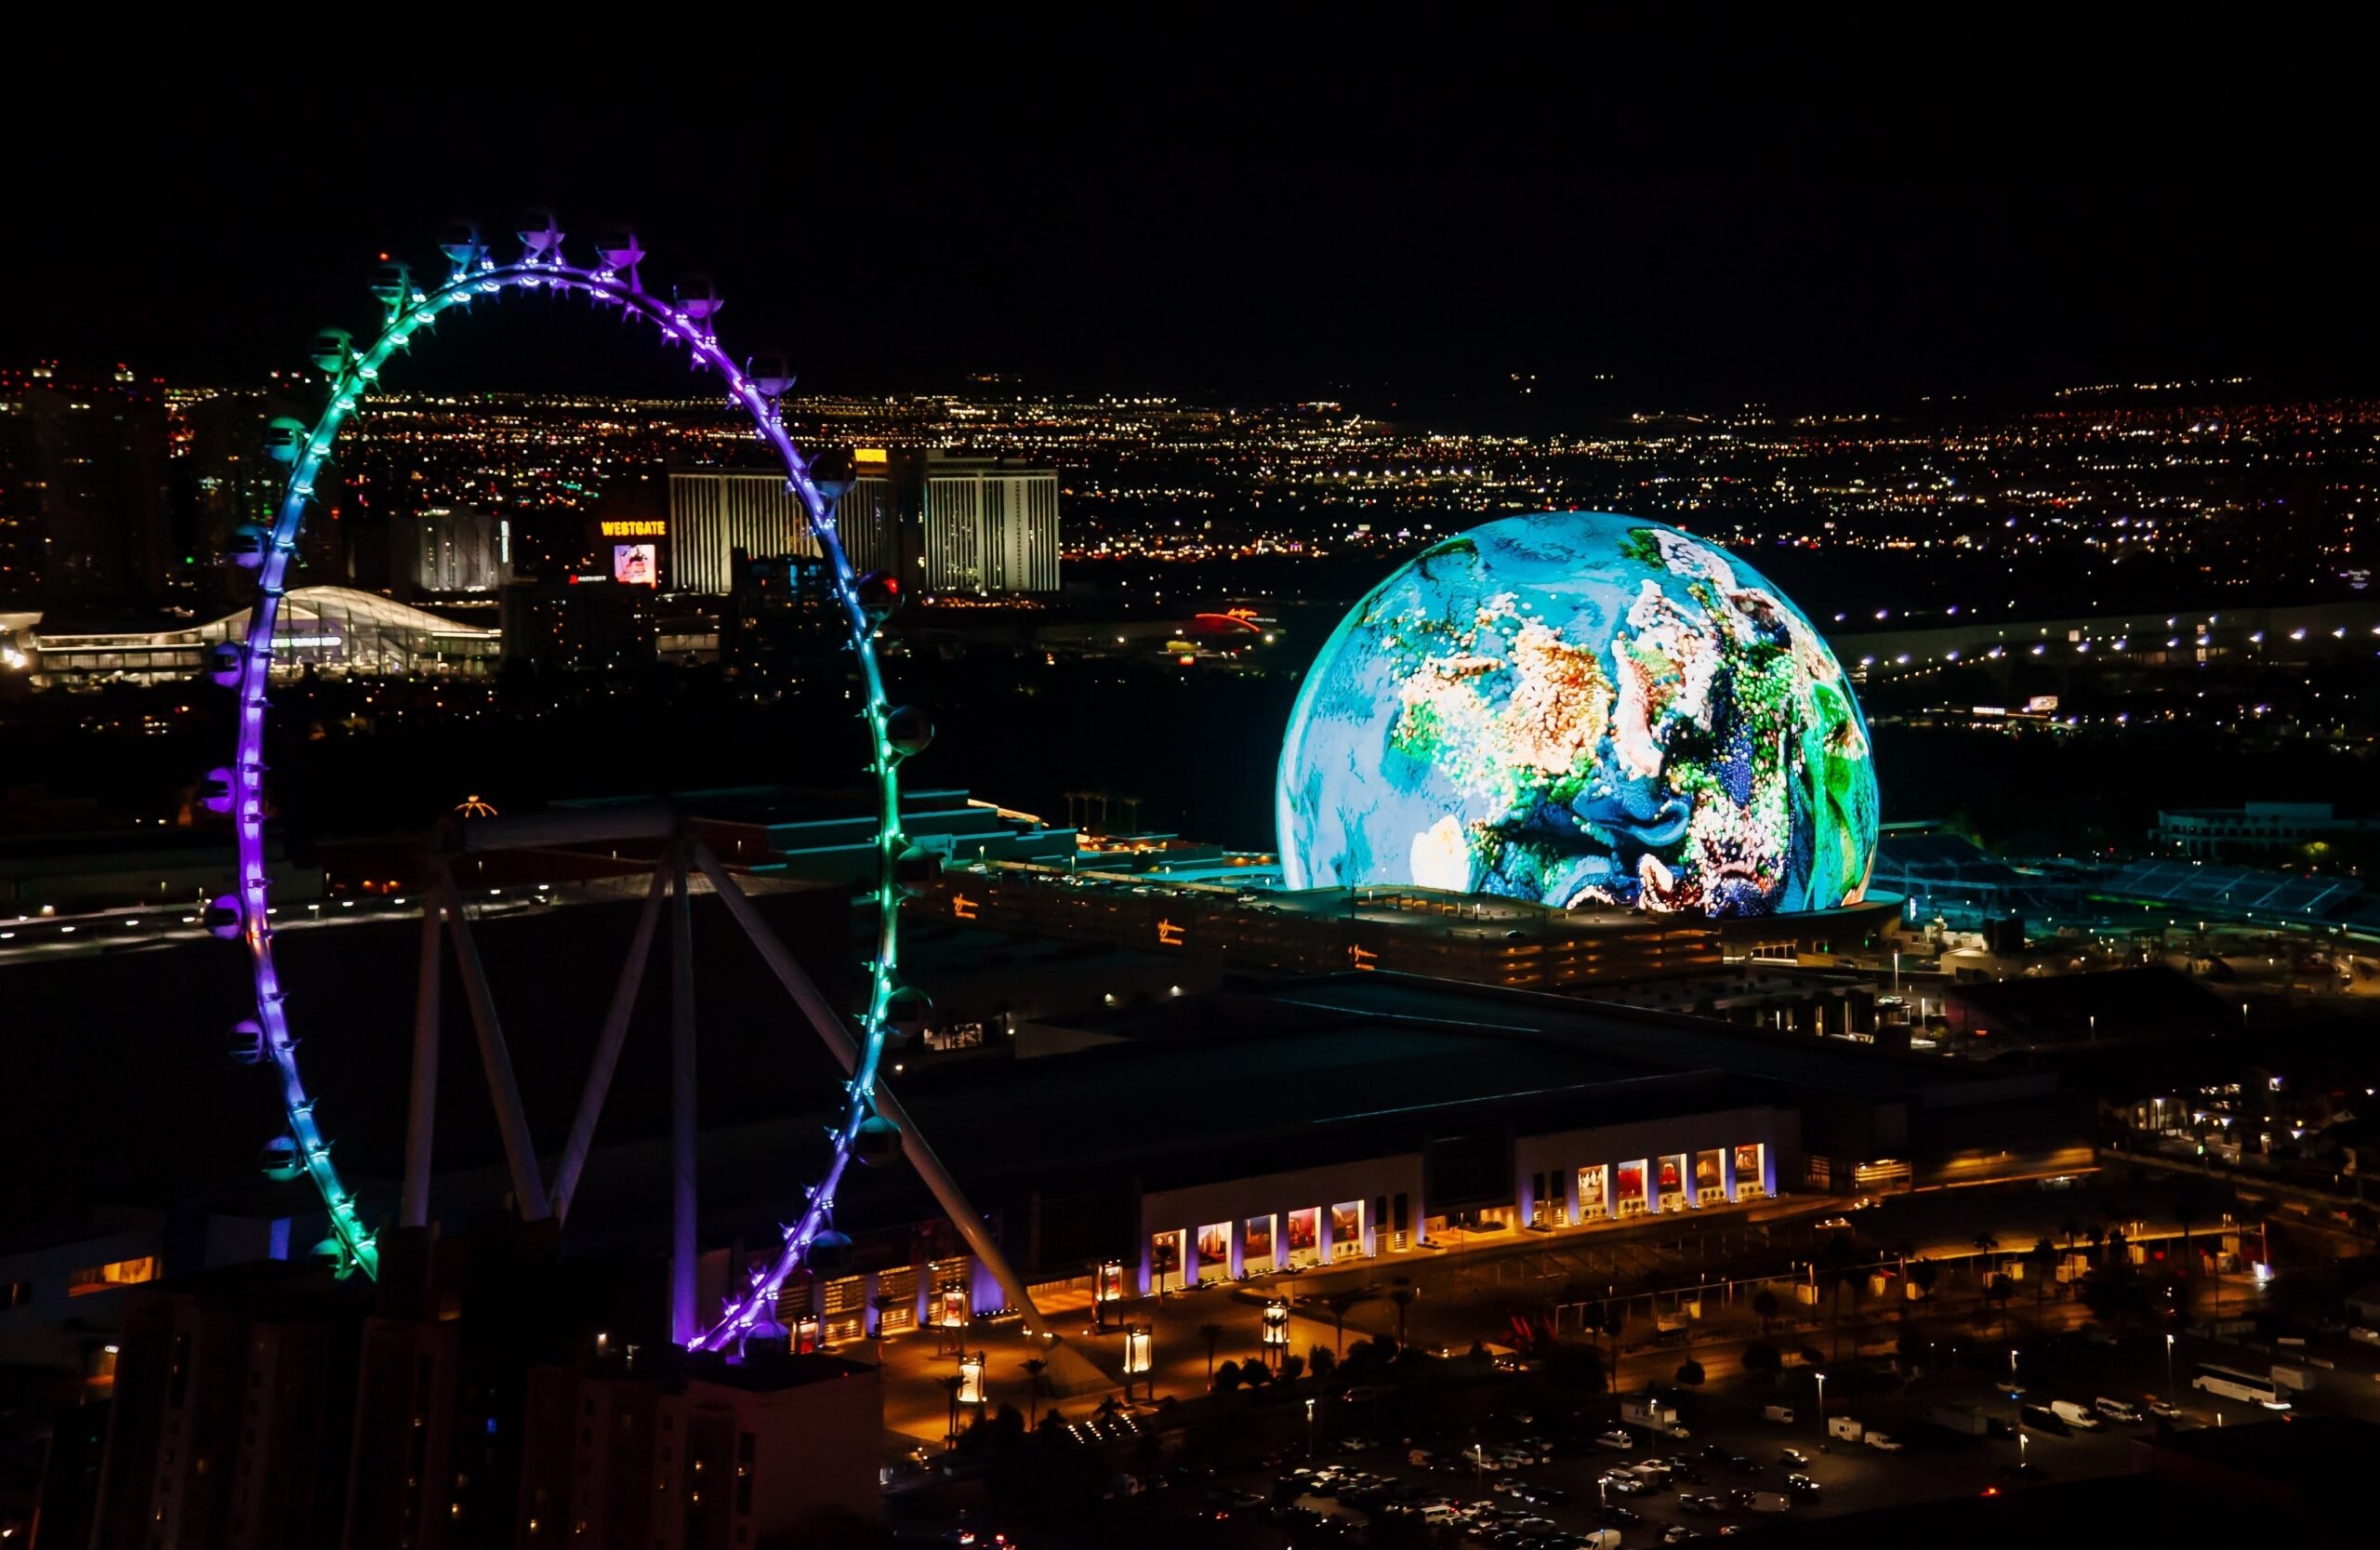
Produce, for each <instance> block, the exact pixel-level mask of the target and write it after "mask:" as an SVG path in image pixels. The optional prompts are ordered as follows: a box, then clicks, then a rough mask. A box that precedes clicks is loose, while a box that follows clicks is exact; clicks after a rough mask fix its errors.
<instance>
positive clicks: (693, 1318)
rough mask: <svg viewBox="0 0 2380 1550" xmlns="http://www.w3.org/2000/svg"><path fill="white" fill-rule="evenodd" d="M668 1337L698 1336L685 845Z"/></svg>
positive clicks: (674, 875)
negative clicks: (695, 1284) (695, 1299)
mask: <svg viewBox="0 0 2380 1550" xmlns="http://www.w3.org/2000/svg"><path fill="white" fill-rule="evenodd" d="M668 872H669V888H670V892H671V893H672V894H675V895H676V896H675V897H674V898H672V899H671V900H670V904H669V1208H670V1209H669V1232H670V1237H669V1338H670V1339H671V1340H673V1341H675V1342H676V1343H677V1345H679V1346H680V1347H681V1348H683V1347H684V1346H686V1345H690V1344H691V1343H692V1342H693V1341H694V1337H695V1336H696V1335H698V1334H700V1333H701V1332H702V1325H701V1321H700V1315H699V1314H698V1313H697V1312H696V1310H695V1307H694V1283H695V1273H696V1267H697V1265H699V1263H700V1259H701V1253H702V1248H701V1242H700V1239H698V1237H697V1236H696V1233H695V1230H694V909H693V901H692V900H691V898H689V896H688V893H689V891H688V889H687V887H686V842H685V841H683V840H675V841H671V842H670V846H669V862H668Z"/></svg>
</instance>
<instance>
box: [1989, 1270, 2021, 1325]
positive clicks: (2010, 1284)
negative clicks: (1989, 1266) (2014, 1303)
mask: <svg viewBox="0 0 2380 1550" xmlns="http://www.w3.org/2000/svg"><path fill="white" fill-rule="evenodd" d="M2015 1291H2016V1282H2015V1281H2012V1280H2010V1279H2009V1278H2007V1277H2005V1276H2002V1275H1994V1276H1993V1277H1992V1278H1991V1280H1990V1283H1989V1284H1987V1285H1986V1286H1985V1287H1984V1289H1983V1294H1984V1296H1985V1298H1986V1299H1987V1300H1989V1301H1990V1302H1991V1303H1993V1304H1994V1305H1997V1306H1998V1307H1999V1309H2000V1338H2001V1339H2003V1340H2005V1339H2007V1338H2008V1297H2009V1294H2010V1293H2011V1292H2015Z"/></svg>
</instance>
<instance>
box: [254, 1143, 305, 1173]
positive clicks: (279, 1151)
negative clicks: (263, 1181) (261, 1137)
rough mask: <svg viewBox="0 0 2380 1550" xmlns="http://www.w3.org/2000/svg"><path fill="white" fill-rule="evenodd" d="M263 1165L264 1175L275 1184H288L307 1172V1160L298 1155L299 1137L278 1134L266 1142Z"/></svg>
mask: <svg viewBox="0 0 2380 1550" xmlns="http://www.w3.org/2000/svg"><path fill="white" fill-rule="evenodd" d="M261 1166H262V1167H263V1169H264V1176H265V1177H266V1178H269V1179H271V1181H272V1182H273V1183H275V1184H287V1183H288V1182H289V1181H290V1180H292V1179H294V1178H298V1177H299V1176H300V1175H302V1174H303V1173H304V1172H306V1162H305V1159H303V1158H302V1157H300V1156H299V1155H298V1139H297V1137H295V1136H290V1135H276V1136H274V1137H273V1138H272V1139H271V1140H270V1141H268V1142H266V1143H265V1144H264V1157H263V1159H262V1163H261Z"/></svg>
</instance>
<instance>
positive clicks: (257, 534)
mask: <svg viewBox="0 0 2380 1550" xmlns="http://www.w3.org/2000/svg"><path fill="white" fill-rule="evenodd" d="M271 547H272V535H271V534H270V533H268V532H266V531H265V530H264V529H263V528H261V527H258V525H257V524H256V523H252V522H244V523H241V524H240V525H239V526H237V527H235V528H233V529H231V544H230V546H229V548H228V549H227V550H225V552H227V553H229V554H230V555H231V563H233V564H235V565H238V566H239V567H241V568H242V569H243V570H251V571H252V570H254V569H256V568H257V567H258V565H261V564H263V563H264V556H265V550H269V549H271Z"/></svg>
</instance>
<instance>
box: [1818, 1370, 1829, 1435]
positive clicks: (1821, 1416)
mask: <svg viewBox="0 0 2380 1550" xmlns="http://www.w3.org/2000/svg"><path fill="white" fill-rule="evenodd" d="M1826 1436H1827V1433H1826V1374H1825V1373H1823V1372H1821V1373H1819V1374H1818V1451H1819V1452H1821V1453H1823V1452H1825V1451H1827V1448H1826Z"/></svg>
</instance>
